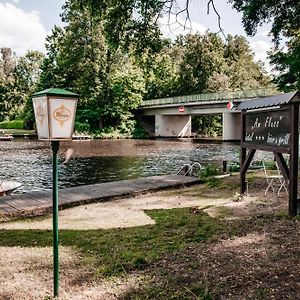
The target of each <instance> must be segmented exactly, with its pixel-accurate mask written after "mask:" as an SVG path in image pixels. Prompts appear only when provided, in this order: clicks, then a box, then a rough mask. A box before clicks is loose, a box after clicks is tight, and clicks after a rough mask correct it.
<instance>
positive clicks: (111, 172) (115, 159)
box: [0, 139, 239, 192]
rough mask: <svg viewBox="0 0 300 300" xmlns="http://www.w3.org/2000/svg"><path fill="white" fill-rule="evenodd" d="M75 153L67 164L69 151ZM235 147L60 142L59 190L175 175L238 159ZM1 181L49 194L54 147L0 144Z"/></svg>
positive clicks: (21, 141) (34, 142) (163, 142)
mask: <svg viewBox="0 0 300 300" xmlns="http://www.w3.org/2000/svg"><path fill="white" fill-rule="evenodd" d="M68 148H72V149H73V150H74V153H73V155H72V157H71V159H70V160H69V162H68V163H67V164H63V161H64V156H65V153H66V150H67V149H68ZM238 151H239V147H238V146H236V145H226V144H212V143H209V144H207V143H205V144H204V143H196V142H194V141H193V140H190V141H178V140H91V141H72V142H62V143H61V147H60V151H59V156H60V162H59V187H70V186H77V185H85V184H92V183H99V182H108V181H116V180H122V179H132V178H137V177H144V176H151V175H163V174H175V173H176V172H177V171H178V170H179V169H180V167H181V166H182V165H183V164H185V163H191V162H200V163H201V164H205V163H208V162H211V161H219V162H221V161H222V160H238ZM0 155H1V171H0V178H5V179H10V180H16V181H19V182H21V183H22V184H23V186H22V188H21V189H20V190H19V191H18V192H28V191H40V190H47V189H51V185H52V163H51V151H50V143H48V142H41V141H37V140H24V139H19V140H18V139H16V140H14V141H10V142H0Z"/></svg>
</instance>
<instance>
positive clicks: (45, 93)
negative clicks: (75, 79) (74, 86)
mask: <svg viewBox="0 0 300 300" xmlns="http://www.w3.org/2000/svg"><path fill="white" fill-rule="evenodd" d="M32 96H33V98H35V97H41V96H63V97H73V98H77V97H78V94H75V93H72V92H69V91H66V90H63V89H58V88H50V89H47V90H43V91H40V92H38V93H35V94H33V95H32Z"/></svg>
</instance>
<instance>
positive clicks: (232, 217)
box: [0, 172, 300, 300]
mask: <svg viewBox="0 0 300 300" xmlns="http://www.w3.org/2000/svg"><path fill="white" fill-rule="evenodd" d="M248 179H249V193H250V195H249V196H248V197H244V198H240V197H239V196H238V194H237V192H238V176H231V177H227V178H224V179H222V180H212V181H208V182H207V184H202V185H197V186H192V187H188V188H182V189H180V190H177V189H176V190H172V191H163V192H158V193H152V194H148V195H142V196H137V197H134V198H131V199H119V200H118V201H117V202H114V203H100V204H90V205H85V206H82V207H81V210H80V211H78V210H77V209H79V208H71V209H69V210H66V211H65V214H64V215H62V216H61V220H62V222H63V224H64V225H63V226H66V227H65V229H62V230H61V231H60V245H61V246H60V247H61V250H60V252H61V262H60V266H61V290H60V291H61V293H60V294H61V299H97V300H99V299H171V298H172V299H196V298H197V297H198V298H199V299H239V300H240V299H297V297H298V295H299V292H300V282H299V278H300V270H299V268H297V267H296V266H297V265H298V258H299V255H300V247H299V232H300V221H299V219H297V218H296V219H292V218H289V217H288V216H287V197H286V195H285V193H281V195H280V197H277V196H276V195H274V194H272V193H269V194H268V195H267V197H264V196H263V193H264V189H265V187H266V181H265V178H263V177H262V174H260V173H259V172H256V173H253V174H251V175H250V176H249V178H248ZM130 200H131V201H130ZM109 204H111V205H112V206H111V207H110V205H109ZM95 205H97V206H95ZM98 205H99V206H98ZM183 206H191V207H187V208H183ZM120 211H123V212H126V213H125V214H120ZM61 213H62V212H61ZM135 213H138V214H140V213H143V214H145V219H143V218H141V219H140V217H141V215H138V216H137V219H138V220H141V221H142V220H144V223H143V222H140V224H124V223H123V224H122V220H125V219H126V218H125V217H126V215H128V218H127V219H128V220H129V219H131V216H132V220H134V219H135ZM105 215H106V217H105ZM88 217H89V218H90V220H91V222H90V223H89V224H88V223H87V218H88ZM102 217H103V218H104V222H102V221H101V219H102ZM124 218H125V219H124ZM47 220H50V218H49V217H43V218H42V219H41V218H37V219H29V220H27V221H26V222H27V225H25V223H24V221H21V223H20V221H17V222H16V221H15V222H9V223H5V224H6V225H5V226H7V229H2V230H1V241H0V246H1V247H0V254H1V255H0V257H1V263H0V266H1V267H0V268H1V270H0V271H1V272H0V291H1V292H0V293H2V294H0V298H1V297H2V298H3V297H4V298H5V297H6V298H9V299H20V298H22V299H50V296H49V295H50V294H51V288H52V279H51V274H52V262H51V245H52V237H51V231H49V228H48V227H47V226H46V227H45V224H46V223H47V222H48V221H47ZM105 220H107V221H108V220H110V221H109V222H110V226H108V227H110V229H101V228H108V227H105V226H106V225H107V224H106V222H105ZM101 223H102V225H101ZM18 224H19V225H20V224H21V226H20V227H19V228H18V227H17V225H18ZM75 224H76V227H73V226H75ZM86 224H88V225H89V226H88V227H86V228H85V226H86ZM143 224H144V225H143ZM2 225H4V224H2ZM132 225H133V226H134V227H130V226H132ZM136 225H140V226H136ZM10 226H12V227H11V229H9V227H10ZM115 227H116V228H115ZM120 227H122V228H120ZM26 228H27V229H26ZM29 228H31V229H29ZM245 295H246V296H245ZM45 297H46V298H45Z"/></svg>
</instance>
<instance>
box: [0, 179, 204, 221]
mask: <svg viewBox="0 0 300 300" xmlns="http://www.w3.org/2000/svg"><path fill="white" fill-rule="evenodd" d="M198 182H199V179H197V178H195V177H187V176H180V175H166V176H152V177H144V178H138V179H132V180H123V181H115V182H106V183H99V184H93V185H85V186H77V187H71V188H65V189H60V190H59V194H58V198H59V199H58V200H59V207H60V208H66V207H72V206H76V205H80V204H85V203H91V202H97V201H105V200H109V199H112V198H115V197H121V196H128V195H135V194H138V193H143V192H148V191H155V190H159V189H164V188H171V187H178V186H182V185H189V184H193V183H198ZM51 209H52V192H51V191H45V192H32V193H26V194H22V195H10V196H5V197H2V198H0V217H1V216H2V217H10V216H11V217H19V216H29V215H37V214H42V213H45V212H48V211H50V210H51Z"/></svg>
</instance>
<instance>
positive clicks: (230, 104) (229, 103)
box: [226, 101, 234, 110]
mask: <svg viewBox="0 0 300 300" xmlns="http://www.w3.org/2000/svg"><path fill="white" fill-rule="evenodd" d="M226 107H227V108H228V109H230V110H231V109H233V107H234V104H233V102H232V101H229V102H228V103H227V105H226Z"/></svg>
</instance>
